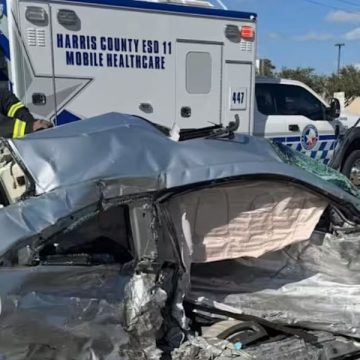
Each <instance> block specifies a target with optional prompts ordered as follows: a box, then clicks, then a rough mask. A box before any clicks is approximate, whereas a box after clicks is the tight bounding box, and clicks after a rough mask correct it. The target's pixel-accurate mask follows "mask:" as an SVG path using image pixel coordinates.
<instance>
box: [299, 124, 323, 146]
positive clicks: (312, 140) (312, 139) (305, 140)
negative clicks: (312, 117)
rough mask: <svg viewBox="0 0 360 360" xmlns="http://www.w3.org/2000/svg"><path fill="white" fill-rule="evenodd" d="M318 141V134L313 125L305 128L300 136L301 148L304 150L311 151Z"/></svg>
mask: <svg viewBox="0 0 360 360" xmlns="http://www.w3.org/2000/svg"><path fill="white" fill-rule="evenodd" d="M318 141H319V133H318V131H317V129H316V127H315V126H314V125H307V126H305V128H304V130H303V132H302V135H301V146H302V147H303V149H304V150H307V151H309V150H312V149H313V148H314V147H315V146H316V144H317V143H318Z"/></svg>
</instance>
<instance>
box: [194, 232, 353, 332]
mask: <svg viewBox="0 0 360 360" xmlns="http://www.w3.org/2000/svg"><path fill="white" fill-rule="evenodd" d="M359 253H360V242H359V239H358V235H356V234H354V235H353V236H352V235H344V236H343V237H335V236H331V235H327V236H326V237H325V238H322V236H320V235H319V234H318V236H313V239H312V240H311V241H306V242H302V243H298V244H295V245H292V246H290V247H288V248H285V249H284V250H282V251H277V252H274V253H269V254H266V255H264V256H262V257H260V258H258V259H250V258H248V259H237V260H231V261H224V262H217V263H211V264H204V265H200V264H194V265H193V267H192V284H191V293H190V294H188V298H189V299H191V301H195V302H200V303H204V304H207V305H209V306H210V307H215V308H220V309H226V310H228V311H232V312H235V313H245V314H249V315H254V316H258V317H261V318H265V319H268V320H270V321H278V322H281V323H285V324H291V325H299V326H301V327H305V328H306V327H309V328H311V329H317V330H322V331H329V332H336V333H340V334H344V335H348V336H351V337H356V338H360V305H359V298H360V271H359V270H360V258H359V255H358V254H359ZM214 289H216V291H214Z"/></svg>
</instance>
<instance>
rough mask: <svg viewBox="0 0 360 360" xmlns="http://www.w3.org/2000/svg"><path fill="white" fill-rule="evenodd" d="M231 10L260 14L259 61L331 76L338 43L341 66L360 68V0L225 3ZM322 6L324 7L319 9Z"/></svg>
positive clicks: (233, 0)
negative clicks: (269, 60)
mask: <svg viewBox="0 0 360 360" xmlns="http://www.w3.org/2000/svg"><path fill="white" fill-rule="evenodd" d="M222 1H223V3H224V4H225V5H226V6H228V7H229V8H230V9H237V10H243V11H253V12H256V13H257V14H258V25H257V26H258V39H257V41H258V57H267V58H269V59H271V60H272V61H273V63H274V64H275V65H276V66H277V67H278V68H281V67H282V66H287V67H297V66H306V67H307V66H309V67H313V68H315V69H316V71H318V72H319V73H325V74H328V73H331V72H333V71H335V70H336V66H337V48H335V46H334V44H335V43H336V42H343V43H345V47H343V50H342V64H343V65H344V64H354V65H356V64H359V65H360V0H222ZM317 3H320V4H322V5H318V4H317Z"/></svg>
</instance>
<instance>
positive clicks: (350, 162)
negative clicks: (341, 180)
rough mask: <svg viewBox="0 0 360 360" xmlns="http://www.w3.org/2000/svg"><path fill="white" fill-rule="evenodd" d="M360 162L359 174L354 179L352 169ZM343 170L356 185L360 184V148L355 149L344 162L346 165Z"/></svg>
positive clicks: (359, 166)
mask: <svg viewBox="0 0 360 360" xmlns="http://www.w3.org/2000/svg"><path fill="white" fill-rule="evenodd" d="M357 162H358V163H359V165H358V168H359V176H358V177H357V179H354V177H353V176H352V174H351V173H352V169H353V168H354V166H355V164H356V163H357ZM341 172H342V173H343V174H344V175H345V176H346V177H347V178H348V179H350V180H351V181H352V182H353V184H354V185H355V186H358V187H359V186H360V150H355V151H353V152H352V153H351V154H350V155H349V156H348V157H347V159H346V160H345V162H344V166H343V168H342V170H341Z"/></svg>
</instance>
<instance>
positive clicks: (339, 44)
mask: <svg viewBox="0 0 360 360" xmlns="http://www.w3.org/2000/svg"><path fill="white" fill-rule="evenodd" d="M335 46H336V47H337V48H338V65H337V74H338V76H339V75H340V61H341V48H342V47H343V46H345V44H342V43H338V44H335Z"/></svg>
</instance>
